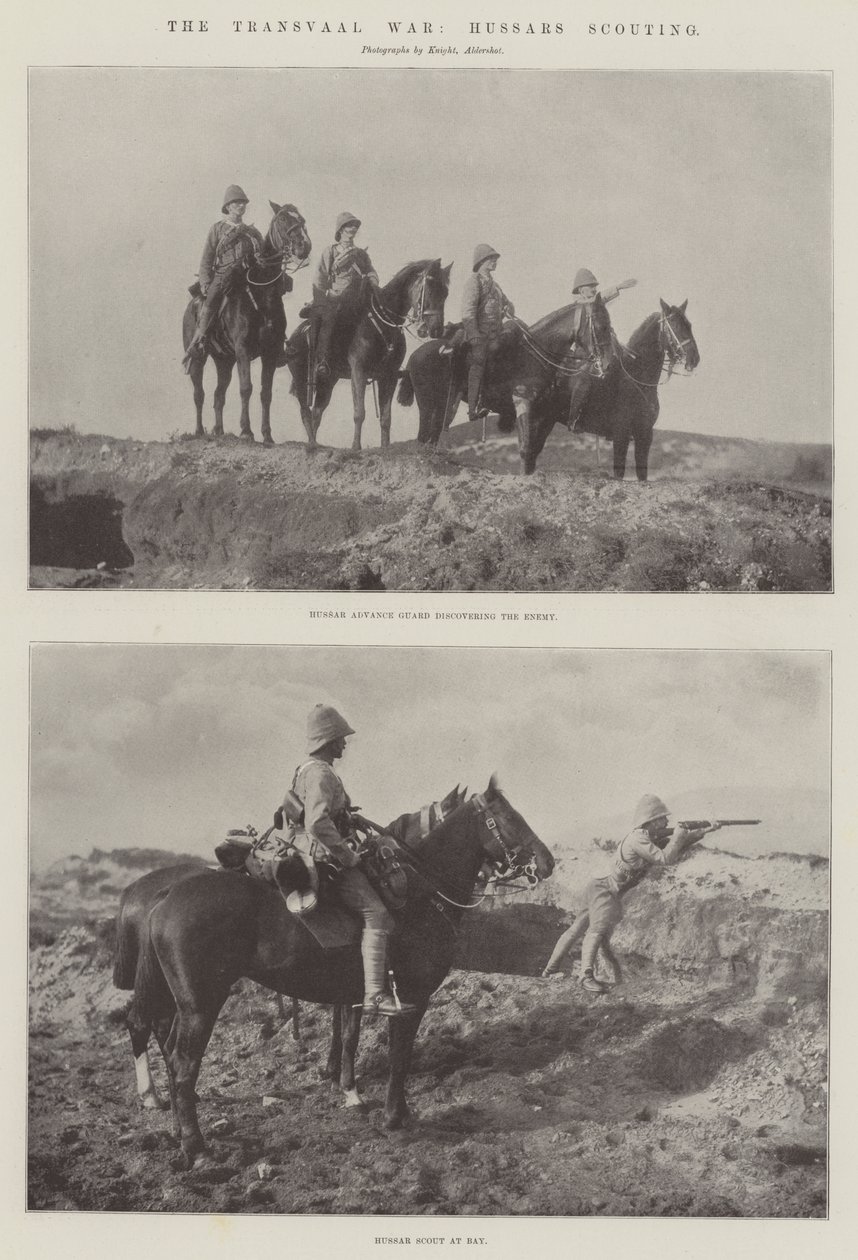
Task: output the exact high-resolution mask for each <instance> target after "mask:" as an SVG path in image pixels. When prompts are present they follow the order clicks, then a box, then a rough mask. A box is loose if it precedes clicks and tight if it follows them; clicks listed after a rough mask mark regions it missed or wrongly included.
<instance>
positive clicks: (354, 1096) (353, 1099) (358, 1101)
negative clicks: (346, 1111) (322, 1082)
mask: <svg viewBox="0 0 858 1260" xmlns="http://www.w3.org/2000/svg"><path fill="white" fill-rule="evenodd" d="M343 1106H344V1107H362V1106H363V1099H362V1098H361V1096H360V1094H359V1093H358V1091H357V1089H347V1090H345V1092H344V1101H343Z"/></svg>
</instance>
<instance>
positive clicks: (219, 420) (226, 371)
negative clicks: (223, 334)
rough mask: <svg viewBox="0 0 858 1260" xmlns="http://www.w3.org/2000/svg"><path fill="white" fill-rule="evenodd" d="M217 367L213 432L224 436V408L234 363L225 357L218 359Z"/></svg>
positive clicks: (217, 435)
mask: <svg viewBox="0 0 858 1260" xmlns="http://www.w3.org/2000/svg"><path fill="white" fill-rule="evenodd" d="M215 367H216V368H217V386H216V388H215V392H214V413H215V426H214V428H213V429H212V434H213V436H214V437H223V408H224V404H225V402H226V391H227V390H228V389H229V383H230V381H231V380H232V364H231V363H229V362H226V361H225V360H223V359H216V360H215Z"/></svg>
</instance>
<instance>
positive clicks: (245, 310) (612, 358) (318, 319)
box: [184, 185, 700, 480]
mask: <svg viewBox="0 0 858 1260" xmlns="http://www.w3.org/2000/svg"><path fill="white" fill-rule="evenodd" d="M269 204H270V205H271V209H272V211H273V216H274V217H273V218H272V221H271V225H270V227H269V229H268V232H267V234H266V235H265V236H264V237H263V236H262V234H261V233H260V232H259V231H258V230H257V229H256V228H255V227H252V226H251V225H249V224H246V223H245V222H244V214H245V211H246V208H247V205H248V199H247V196H246V195H245V193H244V192H243V191H242V189H241V188H240V187H238V185H231V186H230V187H229V188H228V189H227V190H226V192H225V194H224V199H223V206H222V213H223V215H224V218H223V219H222V220H220V221H219V222H217V223H215V224H214V225H213V227H212V228H211V229H210V231H209V233H208V236H207V237H206V243H205V247H204V250H203V256H202V259H201V262H200V269H199V280H198V282H197V284H195V285H193V286H192V287H191V294H192V299H191V302H190V304H189V306H188V308H187V310H186V312H185V319H184V342H185V359H184V364H185V369H186V371H187V372H188V374H189V375H190V377H191V380H192V383H193V387H194V401H195V404H196V414H197V425H196V435H197V436H203V435H204V432H205V430H204V428H203V418H202V417H203V403H204V400H205V394H204V391H203V369H204V365H205V362H206V359H207V358H208V357H211V358H212V359H213V361H214V363H215V367H216V370H217V377H218V381H217V387H216V389H215V393H214V412H215V426H214V429H213V434H214V436H222V435H223V431H224V430H223V407H224V401H225V396H226V390H227V387H228V385H229V382H230V379H231V376H232V370H233V367H236V368H237V369H238V374H239V383H240V395H241V422H240V433H241V436H243V437H246V438H249V439H252V436H253V434H252V429H251V424H250V414H249V402H250V397H251V393H252V385H251V377H250V364H251V362H252V360H253V359H255V358H259V359H260V360H261V365H262V377H261V386H260V399H261V404H262V438H263V442H264V444H265V445H271V444H272V443H273V439H272V436H271V419H270V408H271V397H272V385H273V379H274V372H275V370H276V368H277V367H283V366H287V367H288V368H289V371H290V373H291V377H292V393H293V394H294V395H295V397H296V398H297V401H298V404H299V407H300V411H301V419H302V422H303V425H304V429H305V431H306V434H307V441H308V444H309V445H310V447H315V446H316V445H317V437H318V432H319V427H320V425H321V421H322V417H323V415H324V412H325V410H326V408H327V406H328V404H329V402H330V400H331V395H332V393H333V390H334V387H335V385H336V383H337V381H338V380H341V379H349V380H350V381H351V386H352V400H353V406H354V439H353V443H352V447H353V449H355V450H359V449H360V448H361V431H362V428H363V422H364V419H365V415H366V410H365V395H366V388H367V385H368V384H370V382H372V385H373V389H374V391H375V397H376V406H377V409H378V414H379V423H380V427H381V445H382V446H383V447H384V446H387V445H389V443H390V424H391V406H392V403H393V398H394V393H395V390H396V385H397V381H398V380H399V379H400V378H401V380H402V383H401V385H400V389H399V394H398V396H397V397H398V401H399V402H400V403H401V404H403V405H405V406H407V405H410V404H411V403H412V402H414V401H415V400H416V402H417V405H418V409H419V429H418V442H419V443H421V444H422V445H425V446H428V447H435V446H437V444H438V442H439V441H440V439H441V436H442V434H443V432H444V430H445V428H447V427H448V426H449V424H450V422H451V420H452V418H453V416H454V415H455V413H456V410H457V408H458V406H459V403H460V402H461V401H462V399H463V398H466V399H467V404H468V416H469V418H470V419H472V420H474V419H477V420H479V419H482V420H483V425H485V416H486V415H487V414H488V412H489V411H495V412H497V414H498V427H499V429H500V430H501V431H502V432H512V431H513V429H516V430H517V435H518V445H519V454H520V457H521V465H522V470H523V471H524V472H525V473H532V472H533V471H534V470H535V468H536V461H537V459H538V458H539V455H540V454H541V452H542V449H543V447H544V445H545V442H546V439H547V437H548V434H549V433H550V431H551V429H552V428H553V427H554V425H555V424H563V425H566V426H567V427H568V428H570V429H572V430H579V431H582V432H588V433H594V434H597V435H599V436H604V437H606V438H608V439H609V440H611V441H612V443H613V451H614V473H615V475H616V476H617V477H623V476H624V475H625V465H626V456H627V453H628V447H629V443H630V442H631V441H633V442H634V447H635V467H636V472H637V476H638V479H639V480H646V477H647V470H648V460H649V449H650V445H651V442H652V431H653V427H654V425H655V422H656V420H657V418H658V410H659V402H658V386H659V384H660V382H661V381H662V379H663V375H664V373H665V371H666V372H667V374H668V376H669V375H671V374H673V372H675V371H677V370H681V371H684V372H686V373H689V372H691V371H693V370H694V368H695V367H696V366H697V364H698V363H699V361H700V356H699V352H698V349H697V345H696V342H695V340H694V336H693V333H692V330H691V325H690V323H689V321H688V319H687V317H686V313H685V309H686V305H687V302H683V303H682V305H681V306H669V305H668V304H667V303H666V302H664V301H663V300H662V301H661V302H660V309H659V310H658V311H656V312H655V313H654V314H652V315H650V316H648V317H647V319H645V320H644V322H643V323H642V324H641V325H640V327H639V328H638V329H636V331H635V332H634V333H633V334H632V336H631V338H630V339H629V342H628V345H623V344H621V343H620V341H619V340H618V339H617V337H616V335H615V333H614V331H613V328H612V326H611V319H610V315H609V313H608V309H607V308H608V304H609V303H610V302H612V301H614V300H615V299H616V298H617V297H618V296H619V293H620V292H621V291H622V290H623V289H626V288H630V287H631V286H632V285H634V284H635V283H636V281H634V280H624V281H621V282H620V283H619V284H617V285H614V286H611V287H604V286H602V287H600V286H599V283H598V281H597V279H596V277H595V276H594V275H593V273H592V272H590V271H589V270H587V269H586V268H581V269H580V270H579V271H578V272H577V274H576V275H575V278H574V283H573V291H572V295H571V301H570V302H569V303H567V304H566V305H565V306H563V307H561V308H560V309H559V310H556V311H553V312H551V313H550V314H548V315H546V316H544V317H543V318H542V319H540V320H539V321H537V323H535V324H532V325H530V326H528V325H526V324H525V323H524V322H523V321H522V320H520V319H519V318H517V317H516V315H515V309H514V306H513V304H512V302H511V301H510V300H509V299H508V297H507V296H506V294H505V293H504V292H503V290H502V289H501V287H500V286H499V285H498V283H497V281H496V280H495V277H494V271H495V268H496V266H497V263H498V260H499V258H500V254H499V253H498V251H497V250H495V249H493V248H492V247H491V246H490V245H487V244H480V245H478V246H477V247H476V249H475V251H474V256H473V264H472V270H471V273H470V274H469V276H468V278H467V281H466V284H465V289H464V294H463V301H462V319H461V322H460V323H459V324H450V323H447V324H445V312H444V307H445V302H446V299H447V295H448V291H449V281H450V270H451V267H452V264H450V265H449V266H447V267H442V266H441V260H440V259H422V260H418V261H416V262H411V263H408V264H407V265H406V266H404V267H403V268H401V270H400V271H398V272H397V273H396V275H395V276H394V277H393V278H392V279H391V280H390V281H389V282H388V283H387V284H384V285H382V284H381V282H380V280H379V277H378V274H377V272H376V270H375V268H374V266H373V264H372V261H371V259H370V256H369V254H368V252H367V251H366V250H365V249H363V248H362V247H361V246H360V245H358V244H357V242H356V236H357V234H358V232H359V230H360V227H361V222H360V220H359V219H358V218H357V217H356V216H355V215H353V214H351V213H350V212H348V211H344V212H343V213H342V214H340V215H339V216H338V218H337V220H336V225H335V231H334V240H333V242H332V244H330V245H328V246H327V247H326V248H325V249H324V250H323V251H322V252H321V254H320V256H319V260H318V263H317V265H316V270H315V273H314V278H313V299H312V302H310V303H308V305H306V306H305V307H303V308H302V309H301V312H300V316H301V321H302V322H301V323H300V325H299V326H298V328H297V329H296V331H295V332H293V333H292V334H291V336H289V337H288V339H287V337H286V317H285V313H284V308H283V296H284V294H286V293H289V292H291V290H292V287H293V282H292V273H293V272H294V271H296V270H298V269H299V268H301V267H304V266H306V265H307V264H308V262H309V256H310V252H311V248H312V243H311V241H310V237H309V236H308V234H307V230H306V225H305V221H304V218H303V216H302V215H301V214H300V212H299V211H298V210H297V209H296V208H295V207H294V206H292V205H283V206H281V205H278V204H276V203H275V202H270V203H269ZM405 330H407V331H410V332H413V333H414V334H415V335H416V336H417V337H419V338H423V339H428V340H426V342H425V344H423V345H421V346H420V347H418V349H416V350H415V351H414V353H413V354H412V355H411V358H410V360H409V363H408V366H407V370H406V371H405V372H404V373H403V372H401V370H400V369H401V367H402V363H403V360H404V358H405V352H406V341H405V335H404V332H405ZM483 432H485V428H484V429H483Z"/></svg>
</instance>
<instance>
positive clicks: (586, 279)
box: [572, 267, 599, 293]
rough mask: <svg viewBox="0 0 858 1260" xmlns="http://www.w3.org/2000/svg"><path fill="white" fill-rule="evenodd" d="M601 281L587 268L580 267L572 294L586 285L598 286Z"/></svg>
mask: <svg viewBox="0 0 858 1260" xmlns="http://www.w3.org/2000/svg"><path fill="white" fill-rule="evenodd" d="M598 283H599V281H598V280H597V279H596V277H595V276H594V275H593V273H592V271H588V270H587V268H586V267H579V268H578V270H577V271H576V273H575V283H574V284H573V286H572V292H573V293H577V292H578V290H579V289H582V288H583V287H584V285H585V284H598Z"/></svg>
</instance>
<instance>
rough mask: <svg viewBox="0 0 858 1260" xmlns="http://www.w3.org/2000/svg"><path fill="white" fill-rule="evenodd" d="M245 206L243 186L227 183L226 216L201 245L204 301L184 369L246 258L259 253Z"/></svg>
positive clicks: (201, 349) (200, 351) (202, 345)
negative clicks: (246, 220)
mask: <svg viewBox="0 0 858 1260" xmlns="http://www.w3.org/2000/svg"><path fill="white" fill-rule="evenodd" d="M247 206H248V197H247V194H246V193H245V192H244V190H243V189H242V188H240V187H239V186H238V184H230V186H229V188H227V190H226V192H225V193H224V195H223V205H222V207H221V213H222V214H224V215H226V218H225V219H220V220H219V221H218V222H217V223H214V224H212V226H211V228H210V229H209V234H208V236H207V237H206V243H205V245H204V246H203V256H202V258H201V259H200V270H199V285H200V292H201V293H202V295H203V297H204V298H205V301H204V303H203V306H202V309H201V311H200V315H199V322H198V324H197V328H196V331H195V333H194V335H193V338H192V339H191V342H190V344H189V345H188V349H187V352H186V354H185V358H184V360H183V362H184V366H185V371H189V370H190V366H191V363H192V362H193V360H194V358H196V357H202V356H204V355H205V353H206V341H205V338H206V334H207V333H208V330H209V328H210V327H211V324H212V322H213V320H214V319H215V317H216V316H217V314H218V311H219V309H220V304H221V299H222V298H223V297H224V296H225V294H227V293H228V292H229V290H230V289H231V288H232V287H233V285H234V284H235V283H236V282H237V281H238V280H239V279H240V278H241V277H242V276H243V275H244V274H245V271H246V267H247V262H248V260H249V259H250V258H251V257H255V258H259V256H260V255H261V252H262V248H263V245H264V241H263V238H262V233H261V232H260V231H259V230H258V229H257V228H255V227H253V226H252V224H250V223H244V222H243V219H244V212H245V210H246V209H247Z"/></svg>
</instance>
